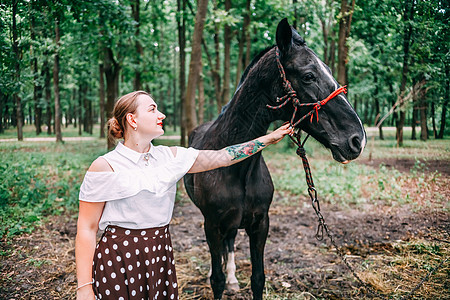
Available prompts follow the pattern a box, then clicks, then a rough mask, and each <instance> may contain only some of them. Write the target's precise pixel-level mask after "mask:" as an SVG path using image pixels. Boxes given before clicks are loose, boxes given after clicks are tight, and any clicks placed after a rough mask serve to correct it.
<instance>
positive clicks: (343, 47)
mask: <svg viewBox="0 0 450 300" xmlns="http://www.w3.org/2000/svg"><path fill="white" fill-rule="evenodd" d="M354 8H355V0H352V4H351V7H349V4H348V2H347V0H342V1H341V19H340V21H339V41H338V79H337V81H338V82H339V84H340V85H348V45H347V39H348V38H349V36H350V26H351V23H352V16H353V10H354Z"/></svg>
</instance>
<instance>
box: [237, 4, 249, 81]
mask: <svg viewBox="0 0 450 300" xmlns="http://www.w3.org/2000/svg"><path fill="white" fill-rule="evenodd" d="M250 3H251V0H246V4H245V13H244V23H243V24H242V32H241V38H240V39H239V54H238V61H237V67H236V85H235V86H236V88H237V86H238V84H239V81H240V79H241V75H242V74H241V73H242V69H243V68H242V65H243V62H244V45H245V42H246V37H247V31H248V30H249V28H248V27H249V25H250ZM244 67H246V65H245V66H244Z"/></svg>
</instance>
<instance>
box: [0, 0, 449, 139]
mask: <svg viewBox="0 0 450 300" xmlns="http://www.w3.org/2000/svg"><path fill="white" fill-rule="evenodd" d="M0 12H1V18H0V48H1V56H0V72H1V75H0V100H1V102H0V132H3V131H4V130H5V129H8V128H16V129H17V138H18V140H22V139H23V126H24V125H27V124H28V125H33V126H34V127H35V132H36V135H41V134H47V135H55V136H56V139H57V140H58V141H62V140H63V138H64V137H63V133H62V131H63V130H62V129H61V128H67V127H68V126H73V127H76V128H78V132H79V134H80V135H81V134H82V132H86V133H90V134H93V126H94V124H97V125H99V126H100V128H101V129H100V136H101V137H104V136H105V122H106V120H107V118H108V117H109V116H110V114H111V110H112V107H113V105H114V101H115V100H117V99H118V98H119V97H120V96H121V95H123V94H126V93H128V92H130V91H133V90H146V91H148V92H150V93H151V94H152V95H153V97H154V98H155V100H156V102H157V103H158V104H159V106H160V109H161V111H163V112H164V113H165V114H166V115H167V116H168V118H167V120H166V124H169V126H170V127H171V128H173V129H174V131H177V132H180V136H181V141H180V142H181V144H183V145H185V144H186V142H187V141H186V136H187V134H188V133H189V132H190V131H191V130H192V129H193V128H194V127H196V126H197V125H198V124H201V123H203V122H205V121H209V120H212V119H214V118H215V117H216V116H217V115H218V113H219V112H220V110H221V108H222V106H223V105H225V104H226V103H227V102H228V101H229V100H230V99H231V97H232V95H233V92H234V90H235V89H236V86H237V84H238V82H239V80H240V77H241V75H242V73H243V70H245V68H246V66H247V65H248V64H249V63H250V62H251V60H252V58H253V57H254V56H256V55H257V54H258V53H259V52H260V51H262V50H263V49H265V48H267V47H268V46H271V45H273V44H274V43H275V40H274V35H275V29H276V25H277V24H278V22H279V21H280V20H281V19H282V18H285V17H286V18H288V20H289V22H290V24H291V25H293V27H294V28H296V30H297V31H298V32H299V33H300V35H301V36H303V37H304V39H305V41H306V43H307V44H308V46H309V47H310V48H312V49H313V50H314V51H315V52H316V53H317V55H318V56H319V57H320V58H321V59H322V60H323V61H324V62H325V64H327V65H328V66H329V67H330V69H331V70H332V73H333V74H334V77H335V78H336V79H337V81H338V82H339V83H340V84H341V85H347V88H348V91H349V93H348V98H349V100H350V102H351V103H352V105H353V106H354V108H355V109H356V111H357V112H358V114H359V115H360V117H361V119H362V120H363V122H364V124H365V125H366V126H377V127H378V132H379V138H380V139H383V126H395V127H396V138H397V145H399V146H401V145H402V144H403V140H404V139H413V140H414V139H419V138H420V139H421V140H424V141H426V140H427V139H429V138H436V139H442V138H443V137H444V136H445V135H446V134H448V133H447V132H448V131H446V129H447V130H448V127H449V124H448V123H449V120H448V118H446V113H447V105H448V100H449V93H450V88H449V84H450V83H449V80H450V76H449V68H450V67H449V66H450V55H449V42H450V34H449V27H448V23H449V14H450V11H449V7H448V2H446V1H439V0H423V1H422V0H421V1H417V0H384V1H376V0H368V1H355V0H352V1H350V0H341V1H333V0H314V1H304V0H292V1H290V0H289V1H288V0H268V1H260V0H233V1H232V0H223V1H219V0H213V1H207V0H198V1H191V0H177V1H175V0H166V1H141V0H117V1H109V0H99V1H92V0H91V1H66V0H59V1H42V0H28V1H19V0H9V1H2V2H1V4H0ZM405 126H410V127H411V134H410V135H409V134H408V136H404V134H403V128H404V127H405ZM110 146H111V145H110Z"/></svg>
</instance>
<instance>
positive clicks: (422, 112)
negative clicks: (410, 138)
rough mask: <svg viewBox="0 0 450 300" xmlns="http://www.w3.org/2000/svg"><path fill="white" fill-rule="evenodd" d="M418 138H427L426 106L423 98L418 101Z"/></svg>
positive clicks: (423, 139)
mask: <svg viewBox="0 0 450 300" xmlns="http://www.w3.org/2000/svg"><path fill="white" fill-rule="evenodd" d="M420 139H421V140H422V141H426V140H428V126H427V106H426V103H424V101H423V99H421V101H420Z"/></svg>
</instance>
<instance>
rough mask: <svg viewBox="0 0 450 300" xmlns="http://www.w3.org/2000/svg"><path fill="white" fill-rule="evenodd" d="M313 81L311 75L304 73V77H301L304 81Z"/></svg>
mask: <svg viewBox="0 0 450 300" xmlns="http://www.w3.org/2000/svg"><path fill="white" fill-rule="evenodd" d="M314 79H315V77H314V74H313V73H306V74H305V76H303V80H304V81H313V80H314Z"/></svg>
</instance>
